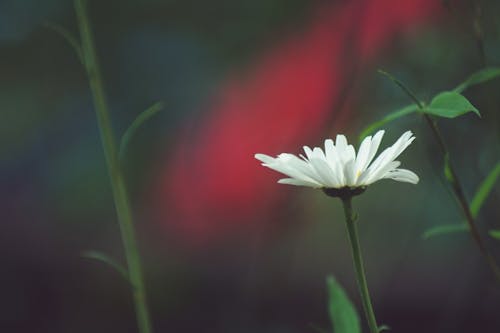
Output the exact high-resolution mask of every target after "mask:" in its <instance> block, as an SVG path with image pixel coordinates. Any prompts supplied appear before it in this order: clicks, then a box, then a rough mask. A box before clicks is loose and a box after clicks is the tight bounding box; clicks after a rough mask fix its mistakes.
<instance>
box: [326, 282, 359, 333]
mask: <svg viewBox="0 0 500 333" xmlns="http://www.w3.org/2000/svg"><path fill="white" fill-rule="evenodd" d="M326 284H327V288H328V312H329V315H330V320H331V322H332V326H333V331H334V333H361V327H360V323H359V316H358V313H357V311H356V309H355V307H354V305H353V304H352V303H351V301H350V300H349V298H348V297H347V294H346V293H345V291H344V289H342V287H341V286H340V284H339V283H338V282H337V281H336V280H335V278H334V277H333V276H329V277H328V278H327V279H326Z"/></svg>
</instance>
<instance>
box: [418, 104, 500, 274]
mask: <svg viewBox="0 0 500 333" xmlns="http://www.w3.org/2000/svg"><path fill="white" fill-rule="evenodd" d="M424 118H425V120H426V121H427V124H428V125H429V127H430V129H431V131H432V133H433V134H434V137H435V139H436V141H437V142H438V144H439V148H440V150H441V153H442V154H443V156H444V159H445V163H446V164H447V166H448V170H449V175H448V177H447V179H448V182H449V183H450V184H451V187H452V189H453V193H455V197H456V198H457V200H458V203H459V204H460V207H461V208H462V211H463V213H464V216H465V219H466V221H467V225H468V226H469V231H470V234H471V236H472V238H473V239H474V241H475V242H476V244H477V246H478V248H479V251H480V252H481V254H482V255H483V256H484V258H485V260H486V262H487V263H488V265H489V266H490V268H491V270H492V271H493V273H494V274H495V277H496V278H497V280H498V281H499V282H500V268H499V267H498V264H497V262H496V260H495V258H494V257H493V255H492V254H491V253H490V252H489V251H488V248H487V247H486V245H485V244H484V241H483V239H482V237H481V234H480V233H479V230H478V229H477V227H476V222H475V219H474V216H473V215H472V212H471V210H470V205H469V203H468V202H467V198H466V197H465V193H464V190H463V186H462V183H461V182H460V179H459V178H458V176H457V173H456V171H455V167H454V166H453V164H452V162H451V160H450V153H449V150H448V148H447V147H446V143H445V141H444V138H443V135H442V134H441V131H440V130H439V127H438V125H437V124H436V122H435V121H434V119H432V118H431V117H430V116H429V115H428V114H425V113H424Z"/></svg>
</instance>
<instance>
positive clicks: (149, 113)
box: [119, 102, 163, 160]
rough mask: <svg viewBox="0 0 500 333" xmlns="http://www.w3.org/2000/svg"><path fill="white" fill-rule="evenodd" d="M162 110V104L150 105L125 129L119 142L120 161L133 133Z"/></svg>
mask: <svg viewBox="0 0 500 333" xmlns="http://www.w3.org/2000/svg"><path fill="white" fill-rule="evenodd" d="M161 109H163V103H162V102H157V103H155V104H153V105H151V106H150V107H149V108H147V109H146V110H144V111H142V112H141V113H140V114H139V115H138V116H137V118H135V120H134V121H133V122H132V124H131V125H130V126H129V128H127V130H126V131H125V133H124V134H123V136H122V139H121V142H120V152H119V155H120V159H121V160H123V158H124V157H125V154H126V153H127V149H128V145H129V142H130V140H131V139H132V137H133V136H134V134H135V132H136V131H137V129H138V128H139V127H140V126H141V125H142V124H143V123H144V122H145V121H146V120H148V119H150V118H151V117H153V116H154V115H156V114H157V113H158V111H160V110H161Z"/></svg>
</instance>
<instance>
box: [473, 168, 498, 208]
mask: <svg viewBox="0 0 500 333" xmlns="http://www.w3.org/2000/svg"><path fill="white" fill-rule="evenodd" d="M498 176H500V162H498V163H497V164H496V165H495V167H494V168H493V170H491V172H490V173H489V174H488V176H486V178H485V179H484V180H483V182H482V183H481V185H479V188H478V189H477V191H476V194H475V195H474V198H472V201H471V204H470V211H471V213H472V216H473V217H477V215H478V213H479V210H480V209H481V206H482V205H483V203H484V201H485V200H486V198H487V197H488V195H489V194H490V192H491V190H492V189H493V186H494V185H495V183H496V181H497V180H498Z"/></svg>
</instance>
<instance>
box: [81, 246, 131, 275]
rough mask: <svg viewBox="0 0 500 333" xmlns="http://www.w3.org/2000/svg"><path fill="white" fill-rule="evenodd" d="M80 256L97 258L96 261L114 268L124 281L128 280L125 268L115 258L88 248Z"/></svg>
mask: <svg viewBox="0 0 500 333" xmlns="http://www.w3.org/2000/svg"><path fill="white" fill-rule="evenodd" d="M81 256H82V257H83V258H87V259H94V260H97V261H100V262H102V263H105V264H107V265H109V266H110V267H111V268H113V269H114V270H116V271H117V272H118V273H119V274H120V275H121V276H122V277H123V278H124V279H125V280H126V281H129V278H128V273H127V270H126V269H125V267H123V266H122V265H120V264H119V263H118V262H117V261H116V260H114V259H113V258H111V257H110V256H108V255H107V254H105V253H102V252H99V251H93V250H89V251H85V252H83V253H82V254H81Z"/></svg>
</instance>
